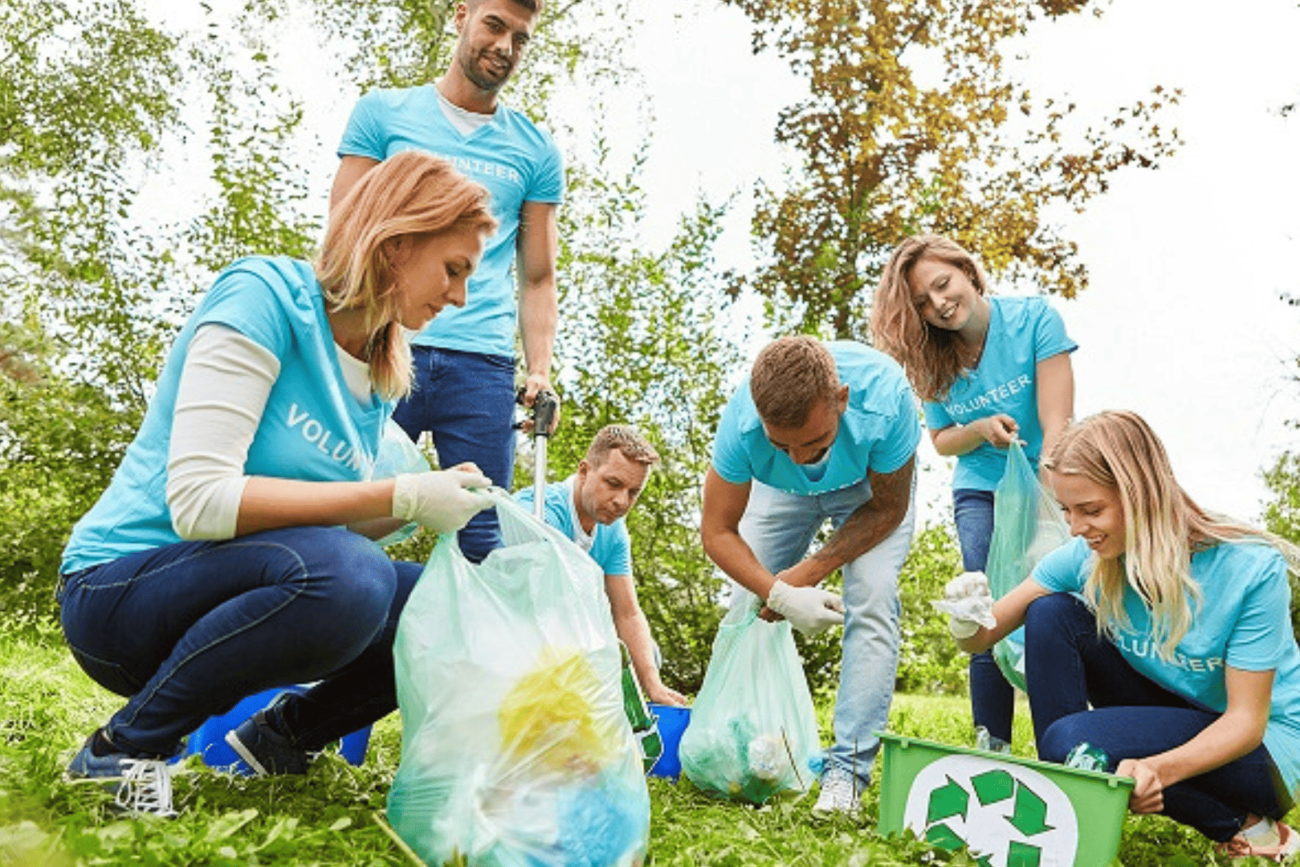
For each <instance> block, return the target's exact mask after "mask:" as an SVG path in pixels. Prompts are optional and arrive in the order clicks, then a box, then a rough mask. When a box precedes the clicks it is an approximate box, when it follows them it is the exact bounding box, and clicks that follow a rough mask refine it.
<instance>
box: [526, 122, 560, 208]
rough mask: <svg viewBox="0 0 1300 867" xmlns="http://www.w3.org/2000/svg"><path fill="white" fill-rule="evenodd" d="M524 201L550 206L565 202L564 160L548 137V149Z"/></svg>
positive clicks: (543, 155) (542, 156) (542, 155)
mask: <svg viewBox="0 0 1300 867" xmlns="http://www.w3.org/2000/svg"><path fill="white" fill-rule="evenodd" d="M524 201H526V202H542V203H544V204H550V205H558V204H559V203H560V202H562V201H564V158H563V157H562V156H561V155H560V149H559V148H558V147H556V145H555V142H554V141H552V140H551V138H550V136H547V137H546V147H545V148H544V149H543V150H542V153H541V154H540V159H539V160H538V163H537V170H536V172H535V173H534V175H533V182H532V184H530V185H529V187H528V190H527V192H525V193H524Z"/></svg>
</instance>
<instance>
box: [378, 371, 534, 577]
mask: <svg viewBox="0 0 1300 867" xmlns="http://www.w3.org/2000/svg"><path fill="white" fill-rule="evenodd" d="M411 353H412V360H413V362H414V365H415V388H414V390H413V391H412V392H411V395H410V396H409V397H407V398H406V399H405V400H403V401H402V402H401V403H399V404H398V405H397V410H396V411H395V412H394V413H393V420H394V421H396V422H397V423H398V424H399V425H401V427H402V429H403V430H404V431H406V433H407V435H408V436H409V437H410V438H411V439H413V440H418V439H419V438H420V434H422V433H424V432H425V431H428V432H429V435H430V436H431V437H432V438H433V445H434V448H436V449H437V450H438V465H439V466H440V467H443V468H444V469H446V468H450V467H454V466H456V465H457V464H461V463H464V462H466V461H473V462H474V463H475V464H477V465H478V468H479V469H480V470H482V471H483V475H485V476H487V477H488V478H489V479H491V480H492V481H493V483H495V484H496V485H497V486H499V487H502V488H505V489H506V490H510V487H511V484H512V482H513V481H514V474H515V430H514V418H515V363H514V360H513V359H510V358H506V357H504V356H500V355H482V354H480V353H476V352H458V351H456V350H452V349H438V348H436V347H432V346H412V347H411ZM459 542H460V550H461V553H463V554H464V555H465V556H466V558H468V559H469V560H470V561H471V562H474V563H478V562H479V561H481V560H482V559H483V558H484V557H486V556H487V555H488V552H489V551H491V550H492V549H493V548H500V547H501V545H502V541H501V525H500V524H499V523H498V522H497V513H496V510H495V509H487V510H485V511H482V512H479V513H478V515H476V516H475V517H474V519H473V520H472V521H470V522H469V524H468V525H467V526H466V527H465V528H464V529H463V530H461V531H460V536H459Z"/></svg>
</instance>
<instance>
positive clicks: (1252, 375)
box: [146, 0, 1300, 520]
mask: <svg viewBox="0 0 1300 867" xmlns="http://www.w3.org/2000/svg"><path fill="white" fill-rule="evenodd" d="M154 5H155V6H158V5H159V4H156V3H155V4H154ZM196 6H197V4H196ZM1242 8H1243V9H1245V8H1248V9H1249V15H1247V14H1245V12H1244V11H1242V12H1236V13H1234V12H1230V11H1228V8H1227V7H1225V6H1223V5H1222V4H1217V3H1211V2H1209V0H1113V2H1112V3H1110V4H1109V5H1108V6H1107V7H1106V14H1105V15H1104V16H1103V17H1102V18H1100V19H1097V18H1094V17H1092V16H1090V15H1089V16H1073V17H1072V18H1070V19H1067V20H1064V21H1058V22H1055V23H1051V24H1045V25H1043V26H1042V27H1040V28H1039V30H1038V32H1037V33H1036V34H1035V35H1034V37H1033V38H1032V39H1031V40H1030V41H1029V42H1028V43H1026V46H1025V49H1026V52H1027V53H1028V57H1027V59H1026V60H1025V61H1024V62H1022V63H1019V64H1017V66H1016V67H1015V68H1016V69H1017V74H1018V75H1019V76H1020V78H1021V79H1022V80H1023V81H1024V82H1025V83H1026V84H1028V85H1029V86H1030V88H1031V89H1032V90H1033V92H1034V93H1035V95H1036V96H1037V97H1040V98H1041V97H1044V96H1048V95H1054V96H1058V97H1068V98H1069V99H1071V100H1073V101H1076V102H1077V103H1079V105H1080V106H1081V110H1082V113H1083V114H1084V115H1085V116H1091V117H1099V116H1101V115H1102V114H1104V113H1107V112H1109V111H1110V110H1111V109H1113V108H1115V107H1117V106H1119V105H1121V104H1128V103H1130V102H1132V101H1134V100H1137V99H1144V98H1146V96H1147V94H1148V93H1149V91H1150V89H1151V87H1152V86H1154V85H1155V84H1163V85H1165V86H1166V87H1171V88H1173V87H1177V88H1182V90H1183V94H1184V95H1183V100H1182V103H1181V105H1179V106H1176V107H1174V108H1173V109H1172V110H1171V111H1168V112H1167V114H1166V117H1167V120H1165V121H1162V123H1169V124H1172V125H1174V126H1177V127H1178V129H1179V130H1180V131H1181V132H1182V135H1183V138H1184V141H1185V144H1184V146H1183V148H1182V149H1181V151H1180V152H1179V154H1178V155H1177V156H1175V157H1174V158H1173V159H1171V160H1168V161H1167V162H1166V163H1165V165H1164V166H1163V167H1162V168H1161V169H1160V170H1159V171H1155V172H1149V171H1139V170H1129V171H1125V172H1123V173H1121V174H1120V175H1118V176H1117V177H1115V178H1114V180H1113V183H1112V187H1111V191H1110V192H1109V193H1108V194H1107V195H1105V196H1103V197H1102V198H1100V199H1098V200H1095V201H1094V203H1093V204H1092V205H1091V207H1090V208H1089V210H1088V212H1087V213H1086V214H1084V215H1082V216H1078V215H1074V214H1072V213H1069V212H1065V213H1060V214H1057V215H1056V217H1057V218H1058V219H1059V220H1060V221H1061V222H1062V223H1063V224H1064V225H1065V227H1066V229H1067V234H1068V235H1069V237H1071V238H1073V239H1074V240H1076V241H1077V242H1078V243H1079V245H1080V250H1081V255H1082V257H1083V260H1084V261H1085V262H1086V263H1087V265H1088V267H1089V269H1090V271H1091V277H1092V288H1090V289H1089V290H1088V291H1087V292H1086V293H1084V295H1083V297H1081V298H1080V299H1078V300H1076V301H1072V302H1062V301H1057V302H1056V304H1057V307H1058V309H1059V310H1060V311H1061V312H1062V314H1063V315H1064V317H1065V321H1066V326H1067V328H1068V330H1069V332H1070V334H1071V336H1072V337H1073V338H1074V339H1075V340H1076V341H1077V342H1078V343H1079V345H1080V349H1079V351H1078V352H1077V353H1075V355H1074V369H1075V377H1076V383H1077V397H1076V415H1078V416H1083V415H1086V414H1089V413H1092V412H1095V411H1098V410H1101V409H1107V408H1125V409H1133V410H1136V411H1138V412H1140V413H1141V414H1143V415H1144V416H1145V417H1146V418H1147V419H1148V420H1149V421H1150V422H1151V423H1152V424H1153V426H1154V427H1155V429H1156V431H1157V432H1158V433H1159V434H1160V435H1161V436H1162V437H1163V439H1164V440H1165V444H1166V446H1167V448H1168V449H1169V451H1170V454H1171V457H1172V459H1173V462H1174V468H1175V471H1176V472H1177V473H1178V475H1179V478H1180V480H1181V481H1182V483H1183V485H1184V486H1185V487H1186V488H1187V489H1188V490H1189V492H1191V494H1192V495H1193V496H1194V497H1195V498H1197V499H1198V500H1200V501H1201V502H1202V503H1203V505H1205V506H1207V507H1208V508H1211V509H1216V510H1219V511H1224V512H1228V513H1231V514H1234V515H1236V516H1239V517H1242V518H1247V519H1254V518H1256V517H1257V516H1258V514H1259V511H1260V508H1261V501H1262V499H1263V497H1264V495H1265V489H1264V486H1263V484H1262V482H1261V480H1260V478H1259V473H1260V471H1261V470H1262V469H1263V468H1265V467H1266V466H1269V465H1271V464H1272V462H1273V460H1274V459H1275V458H1276V456H1277V455H1278V453H1279V452H1280V451H1281V450H1283V449H1284V448H1287V447H1289V446H1290V447H1294V446H1300V435H1297V433H1296V432H1293V431H1289V430H1287V429H1286V427H1285V421H1286V420H1288V419H1293V418H1300V384H1297V383H1295V382H1291V381H1290V380H1289V377H1291V376H1292V374H1293V373H1294V372H1296V371H1297V368H1296V367H1295V365H1294V363H1293V359H1294V358H1295V356H1296V355H1297V354H1298V353H1300V332H1298V331H1297V329H1296V325H1297V323H1300V310H1296V309H1293V308H1290V307H1288V306H1286V305H1285V304H1283V303H1282V302H1281V301H1280V300H1278V296H1279V295H1280V294H1281V293H1283V292H1292V293H1295V294H1300V276H1297V273H1298V269H1297V268H1296V267H1295V266H1294V265H1293V264H1292V263H1293V262H1296V261H1300V210H1298V209H1297V208H1296V207H1295V201H1296V199H1297V197H1298V195H1300V161H1298V160H1297V159H1296V156H1297V155H1298V154H1300V111H1297V112H1296V113H1295V114H1294V115H1292V116H1291V117H1282V116H1281V115H1280V113H1279V108H1280V107H1281V106H1282V105H1284V104H1287V103H1290V102H1296V101H1300V68H1298V67H1296V65H1295V64H1294V62H1293V60H1292V59H1291V58H1293V57H1294V45H1293V44H1292V43H1293V40H1294V37H1295V36H1296V35H1297V34H1300V0H1252V2H1251V3H1250V4H1248V5H1247V6H1245V7H1242ZM164 9H165V13H164V17H166V18H167V19H169V20H170V22H171V23H172V24H174V25H185V24H190V25H193V24H195V23H196V22H197V20H198V18H197V15H188V16H187V15H186V14H183V13H182V10H188V11H190V12H192V13H196V12H197V8H194V9H191V7H190V6H189V4H181V6H179V7H178V6H174V5H171V4H161V6H160V11H162V10H164ZM639 10H640V12H641V14H642V16H643V17H644V24H643V25H641V26H638V27H637V28H636V33H637V42H636V48H635V50H634V51H633V52H632V54H631V55H630V56H629V57H628V61H629V62H630V63H631V65H633V66H637V67H639V68H640V69H641V70H642V73H643V75H644V90H645V92H646V93H648V94H650V96H651V99H652V104H653V110H654V115H655V120H654V123H653V130H652V132H653V144H652V147H651V150H650V159H649V162H648V164H647V166H646V173H645V175H644V177H643V186H644V188H645V189H646V190H647V191H648V193H649V202H650V225H649V226H648V232H647V238H646V242H647V245H648V246H651V247H654V246H657V245H660V244H662V243H665V242H666V241H667V239H668V238H669V236H670V235H671V233H672V231H673V229H674V227H675V225H676V222H677V219H678V217H679V216H680V214H682V213H683V212H686V211H689V210H691V209H692V208H693V206H694V202H695V199H696V196H697V194H699V193H700V192H701V191H702V192H703V193H704V194H705V195H707V196H708V197H709V198H710V199H712V200H715V201H717V200H721V199H724V198H726V197H727V196H730V195H733V194H734V195H736V199H735V202H734V206H733V210H732V217H731V220H730V222H729V224H728V225H729V227H730V228H729V229H728V231H727V232H726V233H725V234H724V236H723V239H722V244H721V248H720V250H719V253H720V259H721V263H722V264H723V265H724V266H731V267H739V268H743V267H745V266H746V264H747V263H748V262H749V261H750V248H749V233H748V218H749V207H750V205H751V200H750V198H749V191H750V190H751V189H752V187H753V185H754V183H755V181H756V180H759V179H762V180H764V181H765V182H767V183H769V184H771V185H774V186H779V185H780V184H781V181H782V177H783V170H784V169H783V167H784V163H783V162H782V155H781V154H780V153H779V152H778V150H777V148H776V146H775V145H774V144H773V142H772V132H773V129H774V126H775V122H776V116H777V112H778V111H779V110H780V108H781V107H782V106H784V105H787V104H789V103H790V102H793V101H794V100H796V99H798V98H799V97H800V95H801V93H802V92H803V88H802V85H801V84H800V82H799V81H798V80H796V79H795V78H794V77H793V76H792V75H791V74H790V72H789V71H788V69H787V68H786V66H785V64H784V63H782V62H781V61H780V60H779V59H778V58H775V57H773V56H770V55H767V56H762V57H758V58H755V57H754V56H753V55H752V54H751V53H750V50H749V45H750V31H749V27H748V23H747V21H746V20H745V18H744V17H743V16H742V15H741V14H740V13H739V12H737V11H735V10H734V9H730V8H720V7H719V5H718V4H717V3H716V2H714V0H703V2H700V0H656V2H654V3H645V4H640V6H639ZM187 19H189V20H187ZM289 26H290V27H293V26H294V25H293V24H292V23H290V24H289ZM284 72H285V73H286V74H287V75H288V76H289V78H290V79H291V80H292V81H293V82H294V84H291V86H293V87H294V89H295V90H297V91H298V92H299V93H300V94H301V95H302V96H303V97H304V98H305V100H306V105H305V106H304V108H305V112H306V116H305V123H304V126H305V127H306V129H307V130H308V131H309V135H308V136H307V139H308V140H307V141H305V142H304V143H303V160H304V163H305V164H308V165H309V168H310V171H311V173H312V174H313V176H314V177H315V178H316V181H313V183H317V182H318V183H319V186H320V191H319V199H320V205H321V210H322V211H323V210H324V206H325V201H326V195H327V191H328V185H329V183H330V180H331V179H332V176H333V170H334V168H335V167H336V165H337V162H336V160H335V158H334V156H333V154H334V148H335V145H336V144H337V142H338V137H339V135H340V134H341V132H342V129H343V125H344V123H345V121H346V119H347V115H348V112H349V111H350V109H351V106H352V104H353V102H354V101H355V98H356V94H355V93H353V92H351V91H350V88H348V87H347V86H346V85H343V84H341V83H340V82H338V81H334V82H331V81H330V76H331V73H332V72H334V73H336V72H337V70H332V69H331V68H330V58H328V57H322V56H318V55H317V54H315V53H313V54H311V55H309V56H304V57H301V58H296V59H295V62H294V63H292V64H289V65H288V68H286V69H285V70H284ZM294 85H296V86H294ZM583 108H584V107H583V106H581V105H578V106H575V110H577V111H582V110H583ZM607 108H608V109H611V110H616V109H617V105H614V106H609V107H607ZM614 114H615V116H616V115H617V111H615V112H614ZM628 117H629V119H630V118H632V117H633V114H632V113H630V112H629V115H628ZM574 119H575V120H579V118H574ZM607 119H608V116H607ZM629 123H630V121H629ZM617 129H618V128H617V127H616V129H615V130H613V131H611V132H614V133H615V135H614V136H613V138H615V139H617V134H616V133H617ZM627 131H628V132H629V133H632V132H635V134H636V135H637V136H640V135H641V134H642V132H643V130H640V129H636V130H635V131H634V130H633V129H632V127H630V126H629V127H628V128H627ZM628 138H629V139H630V138H632V136H631V135H629V136H628ZM627 147H628V148H630V147H632V144H631V143H628V144H627ZM191 154H192V151H191ZM195 168H197V167H192V169H191V170H194V169H195ZM155 193H156V194H157V195H159V196H161V197H164V198H165V199H166V200H169V201H170V202H171V203H175V201H176V197H175V191H174V188H173V187H172V186H170V185H169V184H167V183H162V184H160V185H159V190H157V191H155ZM146 201H147V199H146ZM761 342H762V340H761V339H760V340H758V341H756V344H761ZM752 351H754V352H756V351H757V345H755V346H754V347H753V349H752ZM922 454H923V457H924V458H925V461H924V465H925V468H926V471H925V472H924V473H923V474H922V488H921V499H922V502H923V503H924V504H925V505H926V506H927V508H926V513H927V516H928V517H930V518H933V519H940V520H942V519H944V517H945V510H946V507H947V505H948V502H949V495H948V486H949V484H950V479H951V476H950V471H949V470H948V468H947V467H946V466H945V464H944V462H943V461H942V460H941V459H939V458H938V457H937V456H936V455H935V454H934V452H933V449H932V448H931V447H930V446H929V443H928V439H927V440H926V441H925V443H924V445H923V451H922Z"/></svg>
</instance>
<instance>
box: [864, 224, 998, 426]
mask: <svg viewBox="0 0 1300 867" xmlns="http://www.w3.org/2000/svg"><path fill="white" fill-rule="evenodd" d="M927 258H928V259H937V260H939V261H940V262H944V263H946V264H948V265H951V266H953V267H954V268H957V269H959V270H960V271H961V272H962V273H963V274H965V275H966V277H967V278H968V279H969V280H970V281H971V283H973V284H974V285H975V291H976V292H978V293H979V294H981V295H983V294H985V293H986V292H987V290H988V281H987V280H986V279H985V277H984V270H983V269H982V268H981V267H980V264H979V262H978V261H976V259H975V257H974V256H972V255H971V254H970V253H968V252H966V250H965V249H963V248H962V247H961V246H960V245H958V244H957V243H956V242H955V241H952V240H951V239H949V238H945V237H943V236H942V235H913V236H912V237H910V238H908V239H907V240H906V241H904V242H903V243H901V244H899V245H898V247H897V248H895V250H894V252H893V255H891V256H890V257H889V263H888V264H887V265H886V266H885V270H884V271H883V272H882V273H881V275H880V285H879V286H877V287H876V295H875V298H874V300H873V302H872V306H871V341H872V343H873V344H875V346H876V348H877V349H879V350H881V351H882V352H885V353H886V354H888V355H890V356H893V358H894V360H895V361H897V362H898V363H899V364H901V365H903V370H905V371H906V372H907V378H908V380H909V381H910V382H911V383H912V388H913V389H914V390H915V391H916V393H917V395H918V396H919V397H920V398H921V399H922V400H928V401H937V400H942V399H943V398H944V397H946V396H947V394H948V389H950V388H952V384H953V383H954V382H956V381H957V377H958V376H960V375H961V372H962V370H963V365H962V363H961V358H960V356H958V354H957V333H956V332H955V331H949V330H947V329H945V328H936V327H935V326H933V325H931V324H930V323H928V322H926V321H925V319H923V318H922V317H921V314H920V312H919V311H918V310H917V309H916V304H915V303H913V301H912V285H911V278H912V269H913V268H914V267H916V263H917V262H919V261H921V260H922V259H927Z"/></svg>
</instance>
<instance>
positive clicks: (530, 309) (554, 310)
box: [519, 279, 559, 381]
mask: <svg viewBox="0 0 1300 867" xmlns="http://www.w3.org/2000/svg"><path fill="white" fill-rule="evenodd" d="M555 292H556V289H555V280H554V279H551V280H549V281H543V282H541V283H537V284H534V285H531V286H525V287H524V288H523V290H522V295H521V297H520V299H519V331H520V334H521V335H522V337H523V344H524V367H525V369H526V370H527V371H528V373H529V375H533V374H537V375H539V376H543V377H545V378H546V379H547V381H549V380H550V378H551V354H552V352H553V350H554V346H555V329H556V320H557V319H558V317H559V304H558V302H557V301H556V295H555Z"/></svg>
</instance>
